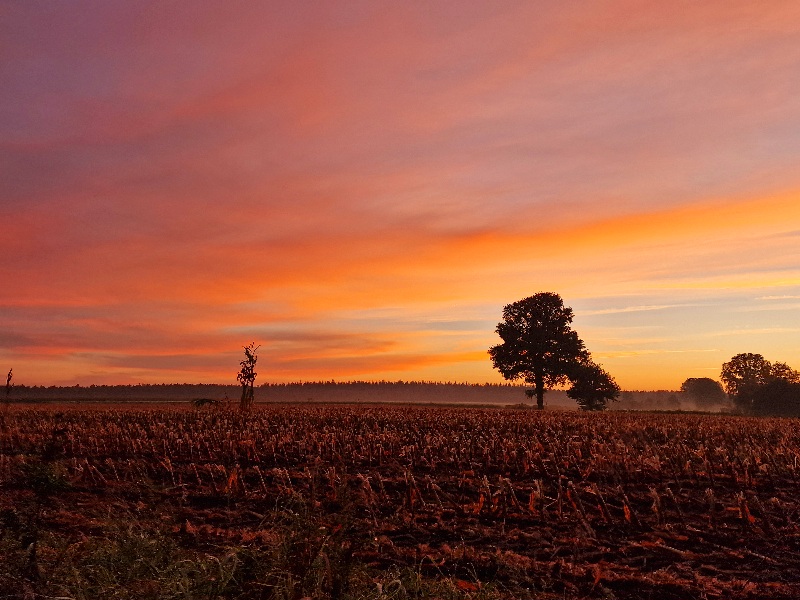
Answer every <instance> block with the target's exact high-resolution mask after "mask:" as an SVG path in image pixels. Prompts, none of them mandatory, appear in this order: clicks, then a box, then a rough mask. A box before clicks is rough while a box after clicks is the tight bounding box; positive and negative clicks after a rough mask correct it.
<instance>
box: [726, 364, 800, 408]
mask: <svg viewBox="0 0 800 600" xmlns="http://www.w3.org/2000/svg"><path fill="white" fill-rule="evenodd" d="M722 382H723V384H724V385H725V390H726V391H727V392H728V396H730V397H731V400H733V402H734V404H735V405H736V407H737V408H738V409H739V410H741V411H742V412H744V413H746V414H759V415H765V414H776V415H778V414H780V415H784V414H794V413H793V411H794V410H795V409H794V408H793V407H794V405H795V400H794V399H793V398H795V394H796V393H797V389H798V388H797V387H794V386H800V373H798V372H797V371H796V370H794V369H793V368H791V367H790V366H789V365H787V364H786V363H782V362H776V363H771V362H769V361H768V360H766V359H765V358H764V357H763V356H761V355H760V354H737V355H736V356H734V357H733V358H732V359H731V360H730V361H729V362H727V363H725V364H723V365H722ZM784 403H785V406H783V404H784Z"/></svg>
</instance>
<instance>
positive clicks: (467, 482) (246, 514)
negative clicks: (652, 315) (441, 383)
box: [0, 405, 800, 600]
mask: <svg viewBox="0 0 800 600" xmlns="http://www.w3.org/2000/svg"><path fill="white" fill-rule="evenodd" d="M0 425H1V427H0V597H2V598H62V599H64V598H76V599H77V598H87V599H88V598H187V599H188V598H295V599H300V598H387V599H388V598H540V599H548V600H549V599H556V598H560V599H564V598H575V599H577V598H617V599H620V600H622V599H625V600H628V599H631V600H632V599H634V598H635V599H643V598H644V599H647V598H652V599H662V598H663V599H676V600H677V599H681V600H685V599H695V598H696V599H716V598H719V599H723V598H725V599H727V598H758V599H765V598H775V599H783V598H785V599H790V598H800V527H798V519H800V504H798V500H797V499H798V497H799V496H798V492H799V491H800V486H799V485H798V475H799V474H800V473H799V471H800V450H799V449H800V428H798V426H799V425H800V421H796V420H795V421H793V420H786V419H783V420H781V419H746V418H735V417H716V416H707V415H705V416H699V415H698V416H693V415H653V414H650V415H648V414H620V413H610V414H599V415H587V414H582V413H577V412H547V411H545V412H544V413H538V412H536V411H530V410H511V409H477V408H475V409H473V408H420V407H409V406H319V405H317V406H307V407H298V406H269V407H259V408H257V409H256V410H255V411H254V412H252V413H251V414H247V415H241V414H238V413H236V412H231V411H228V410H220V409H202V410H188V409H181V410H177V409H171V410H162V409H156V408H148V409H142V408H130V407H128V408H120V409H116V408H113V407H105V408H104V409H102V410H82V409H75V408H74V407H73V408H70V409H66V408H64V409H61V408H59V407H58V406H48V407H44V408H35V409H28V408H26V409H20V408H11V409H8V410H7V411H6V412H5V413H4V414H3V415H2V423H0Z"/></svg>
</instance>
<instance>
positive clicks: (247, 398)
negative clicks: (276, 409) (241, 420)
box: [236, 342, 261, 411]
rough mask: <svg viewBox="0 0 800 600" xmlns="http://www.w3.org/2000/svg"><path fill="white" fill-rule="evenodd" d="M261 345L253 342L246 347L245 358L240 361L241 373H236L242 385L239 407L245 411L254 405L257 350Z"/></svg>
mask: <svg viewBox="0 0 800 600" xmlns="http://www.w3.org/2000/svg"><path fill="white" fill-rule="evenodd" d="M260 347H261V346H256V343H255V342H251V343H250V344H248V345H247V346H245V347H244V360H242V362H240V363H239V366H240V367H241V369H240V370H239V374H238V375H236V380H237V381H238V382H239V383H240V384H241V386H242V398H241V400H240V401H239V408H240V409H241V410H243V411H247V410H250V409H251V408H252V407H253V402H254V393H253V387H254V385H255V381H256V362H257V361H258V355H257V354H256V350H258V349H259V348H260Z"/></svg>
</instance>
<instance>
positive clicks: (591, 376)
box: [567, 361, 620, 410]
mask: <svg viewBox="0 0 800 600" xmlns="http://www.w3.org/2000/svg"><path fill="white" fill-rule="evenodd" d="M570 381H572V387H571V388H569V389H568V390H567V396H569V397H570V398H572V399H573V400H575V402H577V403H578V406H580V407H581V409H583V410H605V409H606V406H607V405H608V403H609V402H612V401H616V400H617V398H618V397H619V394H620V389H619V386H618V385H617V382H616V381H614V379H613V377H611V375H609V374H608V373H607V372H606V371H605V370H604V369H603V368H602V367H601V366H600V365H598V364H595V363H594V362H592V361H586V362H584V363H582V364H580V365H578V366H576V367H575V368H574V369H573V371H572V373H571V374H570Z"/></svg>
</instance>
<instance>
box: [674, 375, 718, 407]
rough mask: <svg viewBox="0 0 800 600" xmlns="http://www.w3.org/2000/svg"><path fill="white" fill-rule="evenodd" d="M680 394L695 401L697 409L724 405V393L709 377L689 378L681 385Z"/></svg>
mask: <svg viewBox="0 0 800 600" xmlns="http://www.w3.org/2000/svg"><path fill="white" fill-rule="evenodd" d="M681 392H683V393H684V394H686V395H687V396H689V397H690V398H691V399H692V400H694V401H695V404H696V405H697V406H698V407H699V408H708V407H711V406H716V405H719V404H724V403H725V399H726V396H725V391H724V390H723V389H722V386H721V385H720V384H719V382H718V381H714V380H713V379H711V378H710V377H689V379H687V380H686V381H684V382H683V383H682V384H681Z"/></svg>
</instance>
